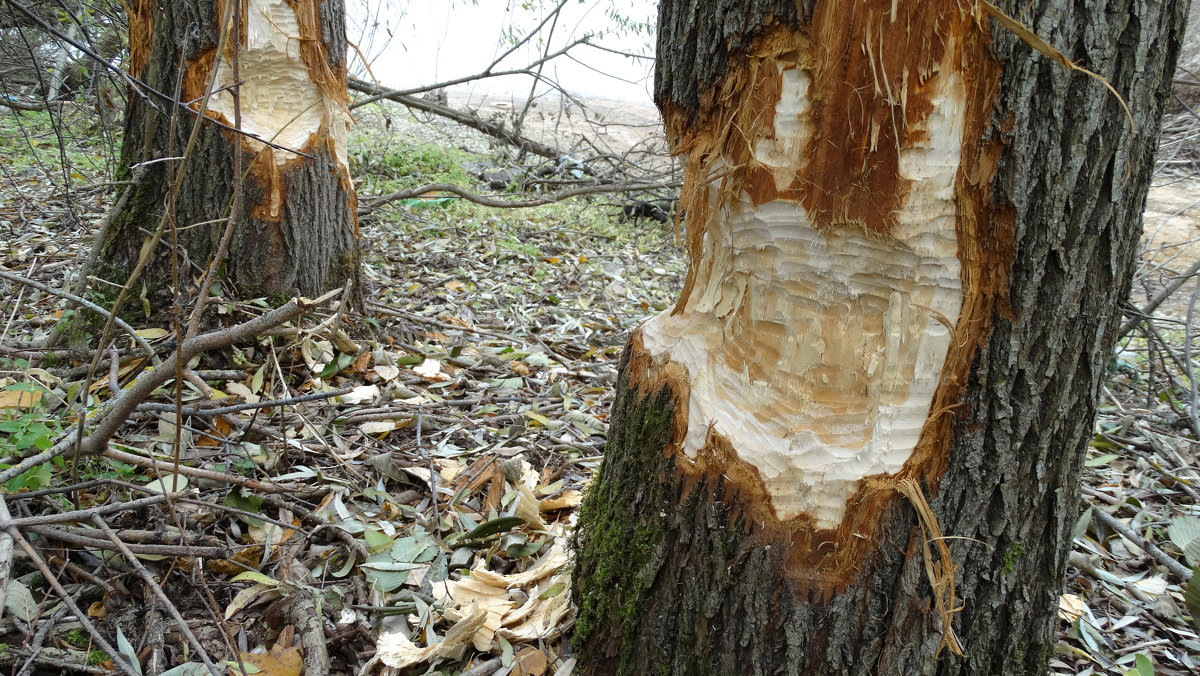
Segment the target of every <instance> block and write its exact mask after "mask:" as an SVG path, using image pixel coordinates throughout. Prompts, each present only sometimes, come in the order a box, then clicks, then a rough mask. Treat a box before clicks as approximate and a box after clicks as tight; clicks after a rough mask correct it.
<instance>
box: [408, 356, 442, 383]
mask: <svg viewBox="0 0 1200 676" xmlns="http://www.w3.org/2000/svg"><path fill="white" fill-rule="evenodd" d="M413 373H416V374H417V375H419V376H421V377H422V378H424V379H425V380H427V381H429V382H431V383H438V382H442V381H445V380H450V376H448V375H446V374H445V373H442V362H440V361H438V360H436V359H426V360H425V361H423V362H421V363H420V364H419V365H417V366H414V367H413Z"/></svg>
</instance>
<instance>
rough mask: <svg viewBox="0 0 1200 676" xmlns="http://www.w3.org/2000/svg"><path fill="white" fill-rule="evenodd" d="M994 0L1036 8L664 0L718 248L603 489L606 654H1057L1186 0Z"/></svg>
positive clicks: (621, 666)
mask: <svg viewBox="0 0 1200 676" xmlns="http://www.w3.org/2000/svg"><path fill="white" fill-rule="evenodd" d="M998 4H999V6H1000V10H1002V11H1003V12H1004V13H1005V14H1004V15H1003V16H1008V17H1014V18H1015V19H1016V20H1018V21H1019V22H1020V23H1021V24H1023V25H1024V26H1027V27H1030V28H1032V29H1033V32H1028V31H1024V30H1022V29H1021V27H1020V26H1019V25H1016V24H1014V23H1013V22H1012V21H1008V20H1006V21H1005V22H1001V21H1000V20H999V19H1002V18H1003V16H1002V15H999V14H998V11H997V10H995V9H994V8H992V7H991V6H988V5H986V4H982V3H976V2H959V1H958V0H926V1H923V2H900V3H896V2H893V1H892V0H863V1H860V2H836V1H834V0H816V1H815V2H814V1H812V0H806V1H804V2H796V1H795V0H761V1H756V2H741V1H738V2H733V1H728V2H726V1H722V2H711V1H706V0H663V2H662V3H661V9H660V12H661V14H660V19H659V47H658V51H659V61H658V73H657V84H656V97H657V100H658V104H659V107H660V109H661V111H662V113H663V117H664V119H665V121H666V126H667V131H668V136H669V138H670V140H671V142H672V144H673V147H674V148H675V150H676V151H677V152H680V153H682V154H684V155H685V157H686V183H685V186H684V189H683V196H682V204H681V206H682V207H683V208H684V210H685V212H686V225H687V242H688V249H689V254H690V257H691V264H690V269H689V275H688V279H687V282H686V284H685V287H684V291H683V294H682V297H681V299H680V300H679V302H678V303H677V304H676V306H675V307H674V309H672V310H670V311H668V312H666V313H664V314H663V315H661V316H659V317H657V318H655V319H652V320H651V321H649V322H648V323H647V324H646V325H644V326H643V327H642V328H641V329H640V330H638V331H637V332H635V333H634V335H633V336H632V338H631V339H630V342H629V346H628V348H627V351H626V355H625V359H624V364H623V375H622V378H621V381H620V384H619V386H618V387H619V390H618V398H617V402H616V405H615V409H614V412H613V415H612V422H611V431H610V436H609V442H608V448H607V450H606V458H605V461H604V464H603V468H602V469H601V471H600V473H599V476H598V477H597V478H596V480H595V485H594V487H593V488H592V490H591V491H590V494H589V496H588V498H587V500H586V501H585V504H584V509H583V512H582V514H581V519H580V531H579V536H578V540H577V569H576V576H575V580H576V582H575V584H576V593H577V601H578V604H579V616H578V620H577V624H576V636H575V641H576V647H577V649H578V651H579V653H580V664H581V666H582V667H583V669H584V671H585V673H588V674H609V673H621V674H776V673H811V674H843V673H853V674H903V675H905V676H908V675H913V674H932V673H943V674H1038V675H1039V676H1040V675H1041V674H1044V673H1045V670H1046V663H1047V659H1048V657H1049V656H1050V654H1051V652H1052V649H1053V646H1054V624H1055V616H1056V609H1057V605H1058V597H1059V594H1060V589H1061V585H1062V579H1063V574H1064V570H1065V566H1066V555H1067V551H1068V548H1069V545H1070V530H1071V527H1072V525H1073V524H1074V522H1075V520H1076V517H1077V515H1078V513H1079V509H1078V498H1077V496H1078V485H1079V476H1080V467H1081V462H1082V458H1083V455H1084V451H1085V448H1086V440H1087V439H1088V438H1089V436H1090V434H1091V426H1092V420H1093V415H1094V413H1095V403H1094V402H1095V398H1096V395H1097V392H1098V388H1099V386H1100V383H1101V381H1102V379H1103V377H1104V373H1105V364H1106V360H1107V356H1108V354H1109V350H1110V348H1111V344H1112V341H1113V336H1114V329H1115V326H1116V319H1117V306H1118V303H1120V302H1121V301H1122V300H1124V299H1125V297H1126V295H1127V293H1128V291H1129V286H1130V275H1131V271H1132V265H1133V262H1134V257H1135V252H1136V247H1137V242H1138V236H1139V234H1140V232H1141V214H1142V209H1143V206H1144V203H1145V197H1146V189H1147V185H1148V182H1149V177H1150V173H1151V169H1152V165H1153V152H1154V148H1155V143H1156V140H1157V136H1158V129H1159V120H1160V116H1161V113H1162V109H1163V104H1164V100H1165V96H1166V95H1167V93H1168V92H1169V89H1170V81H1171V74H1172V71H1173V66H1174V63H1175V59H1176V55H1177V51H1178V49H1179V43H1180V40H1181V37H1182V25H1183V18H1184V15H1185V13H1186V2H1179V1H1176V0H1166V1H1165V2H1158V1H1155V0H1151V1H1150V2H1138V3H1129V2H1116V3H1108V4H1105V3H1076V2H1068V1H1066V0H1034V1H1033V2H1032V3H1030V2H1027V1H1026V0H1008V1H1004V2H999V3H998ZM993 17H997V18H993ZM1003 23H1007V24H1008V25H1007V27H1006V26H1004V25H1003ZM1018 33H1022V35H1018ZM1034 34H1036V35H1040V36H1042V38H1044V39H1045V40H1046V42H1047V43H1049V46H1048V45H1047V44H1046V43H1042V42H1040V41H1039V39H1038V38H1036V37H1035V36H1034ZM1051 46H1052V47H1051ZM1055 49H1057V50H1058V53H1056V52H1055ZM1059 53H1060V54H1061V55H1065V57H1066V58H1067V59H1069V60H1070V62H1073V63H1074V64H1076V65H1078V66H1079V67H1082V68H1086V69H1088V70H1090V71H1092V72H1094V73H1096V74H1097V75H1098V76H1099V77H1102V78H1103V79H1105V80H1107V82H1109V83H1111V85H1112V86H1113V87H1114V88H1115V90H1116V91H1117V92H1119V93H1120V95H1121V97H1123V98H1124V101H1125V102H1126V103H1128V112H1129V115H1131V116H1132V120H1130V118H1129V117H1128V116H1127V114H1126V109H1125V108H1124V107H1123V104H1122V101H1121V100H1119V99H1118V98H1117V97H1116V96H1114V95H1113V94H1112V93H1110V92H1109V91H1108V89H1106V88H1105V85H1104V84H1103V83H1102V82H1100V81H1099V79H1098V78H1093V77H1090V76H1089V75H1088V74H1086V73H1084V72H1081V71H1078V70H1071V69H1069V68H1068V67H1067V63H1066V62H1065V61H1063V60H1060V59H1056V58H1052V57H1055V56H1057V55H1059Z"/></svg>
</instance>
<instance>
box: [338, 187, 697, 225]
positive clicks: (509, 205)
mask: <svg viewBox="0 0 1200 676" xmlns="http://www.w3.org/2000/svg"><path fill="white" fill-rule="evenodd" d="M682 185H683V182H682V181H665V182H662V183H602V184H600V185H585V186H580V187H578V188H571V189H570V190H562V191H560V192H556V193H553V194H551V195H547V196H545V197H534V198H532V199H524V200H506V199H499V198H496V197H487V196H485V195H476V194H475V193H473V192H471V191H470V190H467V189H466V188H463V187H461V186H457V185H454V184H452V183H431V184H429V185H423V186H421V187H419V188H412V189H411V190H397V191H396V192H392V193H388V194H386V195H379V196H376V197H364V198H362V201H363V202H365V203H366V204H367V206H365V207H363V208H361V209H359V210H358V215H359V216H365V215H367V214H370V213H371V212H373V211H375V210H376V209H378V208H379V207H381V206H383V205H385V204H387V203H389V202H395V201H396V200H402V199H409V198H412V197H420V196H421V195H425V194H427V193H430V192H448V193H453V194H455V195H457V196H459V197H461V198H463V199H465V200H467V201H468V202H474V203H475V204H481V205H483V206H485V207H496V208H500V209H527V208H529V207H540V206H542V205H545V204H553V203H554V202H561V201H562V200H565V199H567V198H570V197H579V196H580V195H599V194H603V193H614V192H642V191H646V190H659V189H662V188H678V187H680V186H682Z"/></svg>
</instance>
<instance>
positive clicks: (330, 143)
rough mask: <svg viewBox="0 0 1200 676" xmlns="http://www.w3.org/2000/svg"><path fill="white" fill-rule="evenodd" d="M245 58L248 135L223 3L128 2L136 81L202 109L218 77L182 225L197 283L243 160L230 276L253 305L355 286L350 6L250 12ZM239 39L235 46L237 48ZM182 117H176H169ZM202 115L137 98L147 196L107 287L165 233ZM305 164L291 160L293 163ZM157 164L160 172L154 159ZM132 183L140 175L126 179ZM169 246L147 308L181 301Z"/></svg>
mask: <svg viewBox="0 0 1200 676" xmlns="http://www.w3.org/2000/svg"><path fill="white" fill-rule="evenodd" d="M241 1H242V6H241V10H240V11H241V30H240V31H238V35H239V37H240V47H239V53H238V61H239V75H240V80H241V83H240V88H239V93H240V97H241V103H240V112H241V128H242V129H243V130H245V131H246V132H248V133H249V134H250V135H239V134H236V133H234V132H233V131H232V130H231V129H232V128H233V127H234V122H235V114H234V101H233V96H232V94H231V91H232V89H233V86H234V84H235V83H234V82H233V79H234V78H233V71H232V65H231V58H232V43H233V40H232V39H229V40H228V41H227V43H226V49H225V51H224V54H221V55H218V54H217V45H218V43H219V28H218V26H219V25H220V23H221V18H222V16H224V12H225V3H224V2H223V1H217V2H214V1H213V0H187V1H180V2H167V3H156V2H150V1H147V0H139V1H137V2H130V3H128V7H129V12H130V17H129V19H130V21H129V24H130V43H131V59H130V61H131V63H130V71H131V72H132V73H133V74H134V75H135V76H136V77H139V78H140V79H141V80H142V81H144V82H145V83H147V84H148V85H149V86H150V87H152V88H153V89H155V90H157V91H158V92H161V93H165V94H167V95H171V94H177V96H178V98H179V99H181V100H182V101H185V102H187V105H188V106H190V108H191V109H192V110H199V109H200V104H201V102H202V100H203V98H204V94H205V91H206V90H207V87H208V86H209V81H210V79H211V76H212V72H213V68H214V67H216V68H217V69H218V73H217V80H216V85H215V87H214V90H215V91H216V92H217V93H216V94H214V95H213V96H212V97H210V99H209V101H208V111H207V116H208V117H209V118H211V119H213V120H216V121H219V122H220V123H224V127H222V126H220V125H218V124H212V123H210V124H205V126H204V127H203V128H202V130H201V131H200V135H199V137H198V138H197V141H196V144H195V147H194V148H193V150H192V152H191V154H190V156H189V157H188V159H187V161H186V166H185V171H186V175H185V178H184V181H183V184H182V189H181V191H180V192H179V195H178V197H177V199H176V200H175V202H174V222H175V224H176V225H177V226H178V228H179V233H178V234H179V242H180V244H181V248H182V249H183V250H184V251H185V252H186V255H187V259H188V261H190V263H189V265H190V267H188V268H186V269H184V270H183V271H182V272H181V275H182V277H183V278H184V280H188V281H190V280H194V279H196V278H198V277H199V276H200V275H199V270H202V268H203V266H204V265H205V264H206V263H207V261H208V260H209V259H210V257H211V255H212V253H213V252H214V250H215V249H216V245H217V242H218V239H219V236H220V233H221V231H222V229H223V228H224V226H225V220H226V219H227V218H228V215H229V211H230V209H231V204H232V202H233V199H232V198H233V194H234V185H235V182H236V178H237V177H236V176H235V175H234V174H235V170H234V166H235V163H234V155H235V153H239V152H240V153H242V162H241V166H242V167H243V170H242V173H243V175H245V177H246V179H245V188H244V197H243V199H242V204H241V208H240V209H239V210H238V213H237V214H236V217H237V225H236V229H235V231H234V234H233V240H232V245H231V246H230V249H229V254H228V256H227V258H226V260H225V262H224V266H223V271H224V274H225V276H226V277H227V278H228V279H230V280H231V281H232V282H233V283H234V284H235V286H236V288H237V289H238V290H239V293H240V294H241V295H242V297H244V298H252V297H264V296H265V297H268V298H273V299H282V298H284V297H290V296H292V295H294V294H303V295H308V296H313V297H315V296H317V295H320V293H322V292H323V291H326V290H328V289H330V288H336V287H337V286H340V285H342V284H343V283H345V282H347V281H356V280H357V277H358V274H359V270H358V268H359V254H358V251H359V250H358V221H357V215H356V203H355V194H354V187H353V185H352V183H351V180H350V172H349V165H348V163H347V155H346V128H347V123H348V121H349V119H350V116H349V111H348V110H347V108H346V102H347V97H346V37H345V26H344V12H345V8H344V3H343V0H294V1H293V0H241ZM230 38H232V35H231V36H230ZM172 116H177V118H176V119H174V120H173V119H172ZM195 119H196V117H195V115H194V114H192V113H189V112H187V111H185V110H183V109H182V108H180V107H176V106H174V105H172V103H171V102H170V101H164V100H163V99H162V98H159V97H156V96H154V95H152V94H151V95H146V96H138V95H131V97H130V105H129V108H128V110H127V111H126V119H125V140H124V146H123V148H122V165H123V168H124V169H126V170H128V169H129V168H130V167H132V166H134V165H137V164H139V163H147V164H145V171H144V173H142V177H141V179H140V184H139V185H138V186H137V189H136V190H135V191H134V193H133V194H132V196H131V199H130V200H129V202H128V204H127V206H126V207H125V209H124V210H123V212H122V213H121V214H120V215H119V216H118V217H117V218H116V219H115V221H114V227H113V229H112V230H111V232H110V233H109V235H108V237H107V239H106V240H105V241H104V243H103V247H104V248H103V250H102V253H101V259H100V260H101V267H100V268H99V271H100V275H101V276H102V277H104V278H107V279H110V280H112V281H116V282H123V281H124V279H125V275H127V274H128V272H129V270H130V269H132V268H133V266H134V265H135V264H136V263H137V260H138V256H139V253H140V251H141V249H142V246H143V243H144V242H145V241H146V240H147V237H148V235H149V233H152V232H154V231H155V230H156V228H157V227H158V224H159V219H160V218H161V215H162V213H163V210H164V206H165V205H166V204H167V202H168V200H167V195H168V192H169V190H170V188H171V183H172V181H173V180H174V179H173V176H174V171H175V170H176V169H177V168H178V167H179V163H178V161H177V160H172V159H167V158H177V157H178V156H180V155H182V154H183V152H184V148H185V147H186V145H187V140H188V136H189V134H190V132H191V128H192V125H193V123H194V122H195ZM292 150H294V151H299V152H289V151H292ZM156 160H157V161H156ZM128 175H129V176H135V175H136V174H135V173H133V172H130V174H128ZM169 242H170V239H169V237H164V238H163V240H162V243H160V245H159V247H158V249H157V251H156V252H155V257H156V258H155V259H154V260H152V261H151V263H150V267H149V268H148V269H147V273H146V274H145V275H144V276H143V278H142V279H143V280H144V281H139V282H137V284H138V285H139V286H138V289H139V290H140V289H141V287H140V285H141V284H143V283H144V284H145V285H146V287H145V290H144V291H142V292H143V293H145V294H146V295H147V296H148V298H149V300H150V302H151V304H152V305H154V306H161V305H162V303H163V302H164V301H166V300H169V299H170V298H171V297H172V295H173V289H171V288H170V279H171V275H170V274H169V267H167V260H168V254H169V251H170V249H169Z"/></svg>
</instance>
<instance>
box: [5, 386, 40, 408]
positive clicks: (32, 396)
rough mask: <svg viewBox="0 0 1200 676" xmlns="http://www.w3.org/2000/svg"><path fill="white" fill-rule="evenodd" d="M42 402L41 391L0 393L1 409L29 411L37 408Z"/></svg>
mask: <svg viewBox="0 0 1200 676" xmlns="http://www.w3.org/2000/svg"><path fill="white" fill-rule="evenodd" d="M41 400H42V391H41V390H32V391H30V390H24V389H21V390H4V391H2V392H0V409H5V408H20V409H28V408H33V407H34V406H37V404H38V402H39V401H41Z"/></svg>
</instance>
